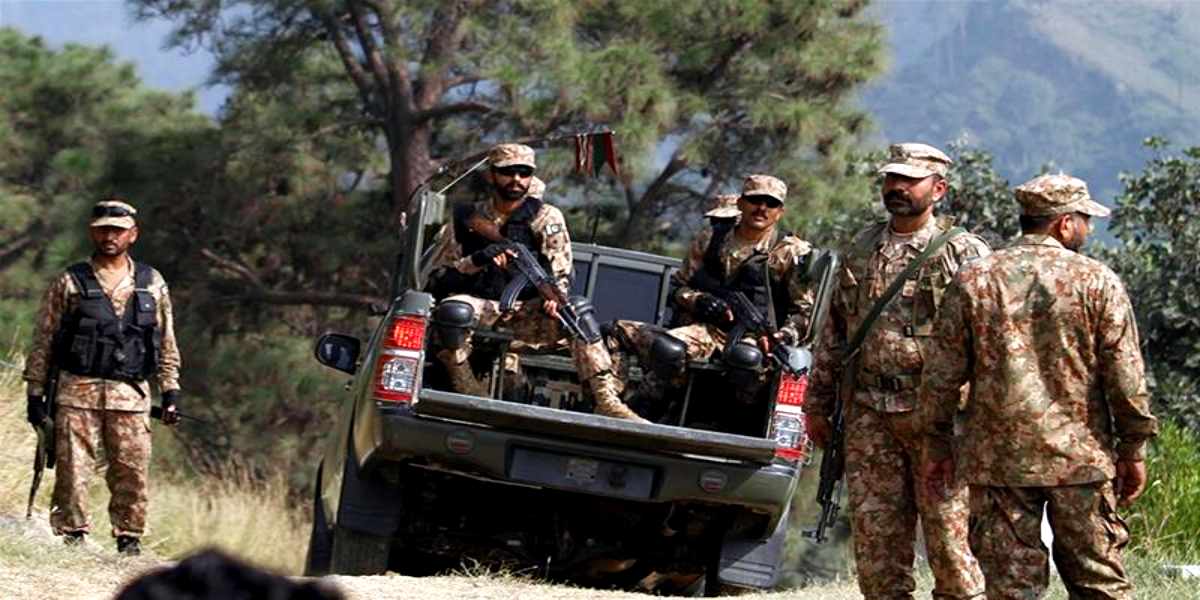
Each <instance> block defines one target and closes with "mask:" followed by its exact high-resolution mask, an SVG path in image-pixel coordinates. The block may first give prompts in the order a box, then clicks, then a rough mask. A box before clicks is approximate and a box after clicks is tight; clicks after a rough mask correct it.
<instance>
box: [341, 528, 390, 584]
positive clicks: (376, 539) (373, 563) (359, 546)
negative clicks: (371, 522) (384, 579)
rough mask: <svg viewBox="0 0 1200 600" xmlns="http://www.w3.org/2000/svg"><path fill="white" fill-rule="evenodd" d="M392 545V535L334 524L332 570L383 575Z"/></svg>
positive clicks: (354, 573)
mask: <svg viewBox="0 0 1200 600" xmlns="http://www.w3.org/2000/svg"><path fill="white" fill-rule="evenodd" d="M391 546H392V538H391V537H390V536H386V535H375V534H371V533H362V532H360V531H355V530H353V529H350V528H348V527H346V526H344V525H334V527H333V552H332V561H331V563H332V564H331V567H332V571H333V572H334V573H337V574H339V575H382V574H383V573H384V572H385V571H387V566H388V553H389V552H390V550H391Z"/></svg>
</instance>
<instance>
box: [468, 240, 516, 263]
mask: <svg viewBox="0 0 1200 600" xmlns="http://www.w3.org/2000/svg"><path fill="white" fill-rule="evenodd" d="M508 252H509V251H508V249H507V248H505V247H504V244H492V245H490V246H488V247H487V248H484V249H483V250H476V251H475V252H472V253H471V264H473V265H475V266H477V267H486V266H488V265H491V264H494V265H496V266H498V267H500V268H504V266H505V265H506V264H507V262H508Z"/></svg>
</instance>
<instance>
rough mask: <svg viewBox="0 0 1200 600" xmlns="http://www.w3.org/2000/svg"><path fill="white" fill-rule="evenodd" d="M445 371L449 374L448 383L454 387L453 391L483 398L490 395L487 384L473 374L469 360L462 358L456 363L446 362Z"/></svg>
mask: <svg viewBox="0 0 1200 600" xmlns="http://www.w3.org/2000/svg"><path fill="white" fill-rule="evenodd" d="M446 373H447V374H448V375H449V376H450V385H452V386H453V387H454V391H455V392H458V393H460V394H469V395H471V396H483V397H485V398H486V397H488V396H490V395H491V394H489V393H488V389H487V386H485V385H484V384H483V382H482V381H480V380H479V378H478V377H476V376H475V371H474V370H473V369H472V368H471V361H469V360H464V361H463V362H461V363H458V364H456V365H451V364H447V365H446Z"/></svg>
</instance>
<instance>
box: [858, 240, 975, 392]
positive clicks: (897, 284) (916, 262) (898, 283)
mask: <svg viewBox="0 0 1200 600" xmlns="http://www.w3.org/2000/svg"><path fill="white" fill-rule="evenodd" d="M961 233H966V230H965V229H963V228H962V227H951V228H950V229H948V230H946V231H945V232H943V233H942V234H941V235H939V236H937V237H936V238H933V241H931V242H929V245H928V246H925V249H924V250H922V251H921V253H920V254H918V255H917V256H916V258H914V259H913V260H912V262H910V263H908V266H907V267H904V271H902V272H901V273H900V275H898V276H896V279H895V280H894V281H892V283H891V285H889V286H888V288H887V290H885V291H884V292H883V295H882V296H880V297H879V299H878V300H876V301H875V305H874V306H872V307H871V312H869V313H867V317H866V318H865V319H863V322H862V323H860V324H859V326H858V329H857V330H855V332H854V337H852V338H850V343H849V344H847V345H846V348H845V350H844V351H843V352H842V368H843V369H845V367H846V366H847V365H849V364H850V362H851V361H853V360H855V357H856V356H857V355H858V351H859V350H860V349H861V348H862V344H863V342H864V341H866V339H867V335H869V334H870V333H871V329H872V328H874V326H875V322H876V321H877V320H878V319H879V315H881V314H883V311H884V309H886V308H887V305H888V304H890V303H891V302H892V299H893V298H895V297H896V294H897V293H898V292H899V291H900V288H901V287H904V282H905V281H907V280H908V278H909V277H912V275H913V273H916V272H917V269H919V268H920V267H921V264H922V263H924V262H925V260H926V259H928V258H929V257H930V256H933V255H934V254H936V253H937V251H938V250H941V249H942V246H945V245H946V243H947V242H949V241H950V238H952V237H954V236H956V235H959V234H961ZM856 375H857V374H856Z"/></svg>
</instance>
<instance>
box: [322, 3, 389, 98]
mask: <svg viewBox="0 0 1200 600" xmlns="http://www.w3.org/2000/svg"><path fill="white" fill-rule="evenodd" d="M317 18H319V19H320V20H321V22H322V23H324V24H325V30H326V31H327V32H328V33H329V36H330V37H331V38H333V45H334V47H335V48H337V51H338V56H340V57H341V59H342V66H343V67H345V69H346V73H347V74H348V75H349V76H350V80H351V81H353V82H354V87H356V88H358V96H359V98H361V99H362V102H363V107H364V108H365V109H366V110H367V111H368V112H374V113H376V116H379V117H382V115H381V114H379V113H380V112H382V111H379V110H378V109H379V107H377V106H376V105H375V103H374V102H373V101H372V100H371V82H370V81H368V80H367V72H366V71H365V70H364V69H363V68H362V65H361V64H359V62H358V58H357V57H355V56H354V50H353V49H352V48H351V47H350V41H349V40H347V39H346V34H345V33H344V32H343V31H342V27H341V25H339V24H338V21H337V20H336V19H334V18H333V16H332V15H330V14H328V13H321V14H318V15H317Z"/></svg>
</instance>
